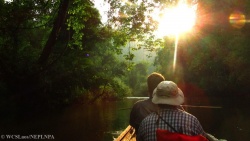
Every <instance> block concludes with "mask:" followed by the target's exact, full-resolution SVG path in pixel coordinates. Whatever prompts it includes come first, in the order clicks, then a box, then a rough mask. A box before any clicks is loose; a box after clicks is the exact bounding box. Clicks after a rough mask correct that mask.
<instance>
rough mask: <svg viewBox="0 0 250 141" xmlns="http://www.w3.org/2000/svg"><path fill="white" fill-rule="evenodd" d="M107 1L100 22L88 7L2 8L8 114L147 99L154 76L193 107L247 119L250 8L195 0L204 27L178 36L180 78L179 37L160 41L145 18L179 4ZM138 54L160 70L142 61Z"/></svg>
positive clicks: (1, 73) (38, 4) (0, 108)
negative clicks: (221, 109) (233, 111)
mask: <svg viewBox="0 0 250 141" xmlns="http://www.w3.org/2000/svg"><path fill="white" fill-rule="evenodd" d="M107 2H108V4H109V5H110V9H109V11H108V12H107V16H108V20H107V22H105V23H102V22H101V15H100V13H99V11H98V9H96V8H95V6H94V1H91V0H72V1H70V0H32V1H31V0H13V1H9V2H7V1H5V0H0V112H1V115H5V116H6V117H12V116H15V115H19V114H24V115H27V113H29V114H31V113H33V114H38V113H42V112H44V111H49V110H57V109H61V108H63V107H65V106H68V105H72V104H75V103H77V104H89V103H94V102H96V101H100V100H102V101H111V100H119V99H122V98H123V97H127V96H145V93H147V85H146V77H147V76H148V75H149V74H150V73H151V72H154V71H155V72H159V73H162V74H163V75H164V76H165V78H166V79H168V80H173V81H175V82H176V83H177V84H178V85H179V86H180V87H181V88H182V90H183V92H184V94H185V96H186V97H187V99H188V100H189V101H190V103H192V104H194V105H195V104H196V105H199V104H200V105H208V104H210V105H219V106H227V107H237V108H241V109H242V110H245V111H247V107H248V106H249V105H248V104H249V100H250V93H249V91H250V87H249V86H250V55H249V54H250V40H249V38H250V23H249V19H250V17H249V16H250V13H249V11H250V1H247V0H238V1H229V0H220V1H217V0H209V1H208V0H199V1H188V2H189V4H190V5H192V4H196V5H197V10H196V14H197V21H196V24H195V26H194V27H193V30H192V31H191V32H187V33H183V34H181V35H180V36H179V44H178V56H177V63H176V69H175V71H173V65H172V64H173V54H174V47H173V45H174V42H175V38H174V37H171V36H165V37H163V38H161V39H160V38H157V37H156V36H155V35H154V34H153V32H154V31H155V30H156V29H157V25H158V24H159V23H158V22H157V21H154V19H153V18H152V17H150V16H149V15H148V14H147V13H148V12H150V11H152V9H154V8H156V7H157V8H159V7H167V6H173V5H175V4H176V3H177V2H176V1H170V0H164V1H163V0H154V1H150V2H149V1H142V2H140V1H139V2H137V0H128V2H123V1H117V0H109V1H107ZM131 4H132V5H131ZM183 24H185V23H183ZM131 43H133V44H131ZM128 44H129V46H128ZM124 48H128V49H126V50H129V51H128V52H124V51H123V50H124ZM136 50H145V51H147V52H149V55H145V56H144V58H147V57H149V58H150V57H151V59H150V60H153V62H151V61H145V60H142V61H135V59H134V58H136V57H138V56H136V55H138V54H135V53H133V51H136ZM150 54H156V56H155V58H153V59H152V57H153V56H152V55H150ZM204 99H205V100H204ZM207 99H210V100H209V103H206V101H207ZM246 114H247V113H246ZM248 114H249V113H248Z"/></svg>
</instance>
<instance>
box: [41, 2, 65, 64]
mask: <svg viewBox="0 0 250 141" xmlns="http://www.w3.org/2000/svg"><path fill="white" fill-rule="evenodd" d="M68 7H69V0H63V1H61V3H60V7H59V10H58V15H57V18H56V19H55V21H54V24H53V29H52V31H51V33H50V36H49V39H48V40H47V42H46V45H45V47H44V48H43V51H42V54H41V56H40V58H39V59H38V63H39V64H40V65H42V66H43V65H45V64H46V63H47V61H48V58H49V56H50V54H51V51H52V48H53V46H54V45H55V43H56V40H57V37H58V34H59V32H60V29H61V27H62V26H63V24H64V21H65V18H66V15H67V11H68Z"/></svg>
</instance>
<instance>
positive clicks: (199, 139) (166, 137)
mask: <svg viewBox="0 0 250 141" xmlns="http://www.w3.org/2000/svg"><path fill="white" fill-rule="evenodd" d="M156 137H157V141H208V139H207V138H205V137H203V136H202V135H196V136H189V135H185V134H180V133H173V132H170V131H168V130H163V129H157V130H156Z"/></svg>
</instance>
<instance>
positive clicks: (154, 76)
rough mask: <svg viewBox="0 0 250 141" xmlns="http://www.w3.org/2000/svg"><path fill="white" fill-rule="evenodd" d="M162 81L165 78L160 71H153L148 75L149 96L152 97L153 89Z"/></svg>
mask: <svg viewBox="0 0 250 141" xmlns="http://www.w3.org/2000/svg"><path fill="white" fill-rule="evenodd" d="M162 81H165V78H164V76H163V75H161V74H160V73H157V72H153V73H151V74H150V75H149V76H148V79H147V83H148V92H149V97H150V98H152V95H153V91H154V89H155V88H156V87H157V85H158V84H159V83H160V82H162Z"/></svg>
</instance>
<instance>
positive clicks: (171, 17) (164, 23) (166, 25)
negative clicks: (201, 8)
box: [156, 3, 196, 37]
mask: <svg viewBox="0 0 250 141" xmlns="http://www.w3.org/2000/svg"><path fill="white" fill-rule="evenodd" d="M160 15H161V16H159V17H158V18H157V21H158V22H159V26H158V30H157V31H156V35H157V36H160V37H162V36H166V35H176V34H180V33H183V32H187V31H190V30H191V29H192V27H193V26H194V25H195V21H196V13H195V9H194V8H192V7H189V6H188V5H186V4H184V3H180V4H179V5H178V6H177V7H174V8H167V9H165V10H164V11H163V12H161V14H160Z"/></svg>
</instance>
